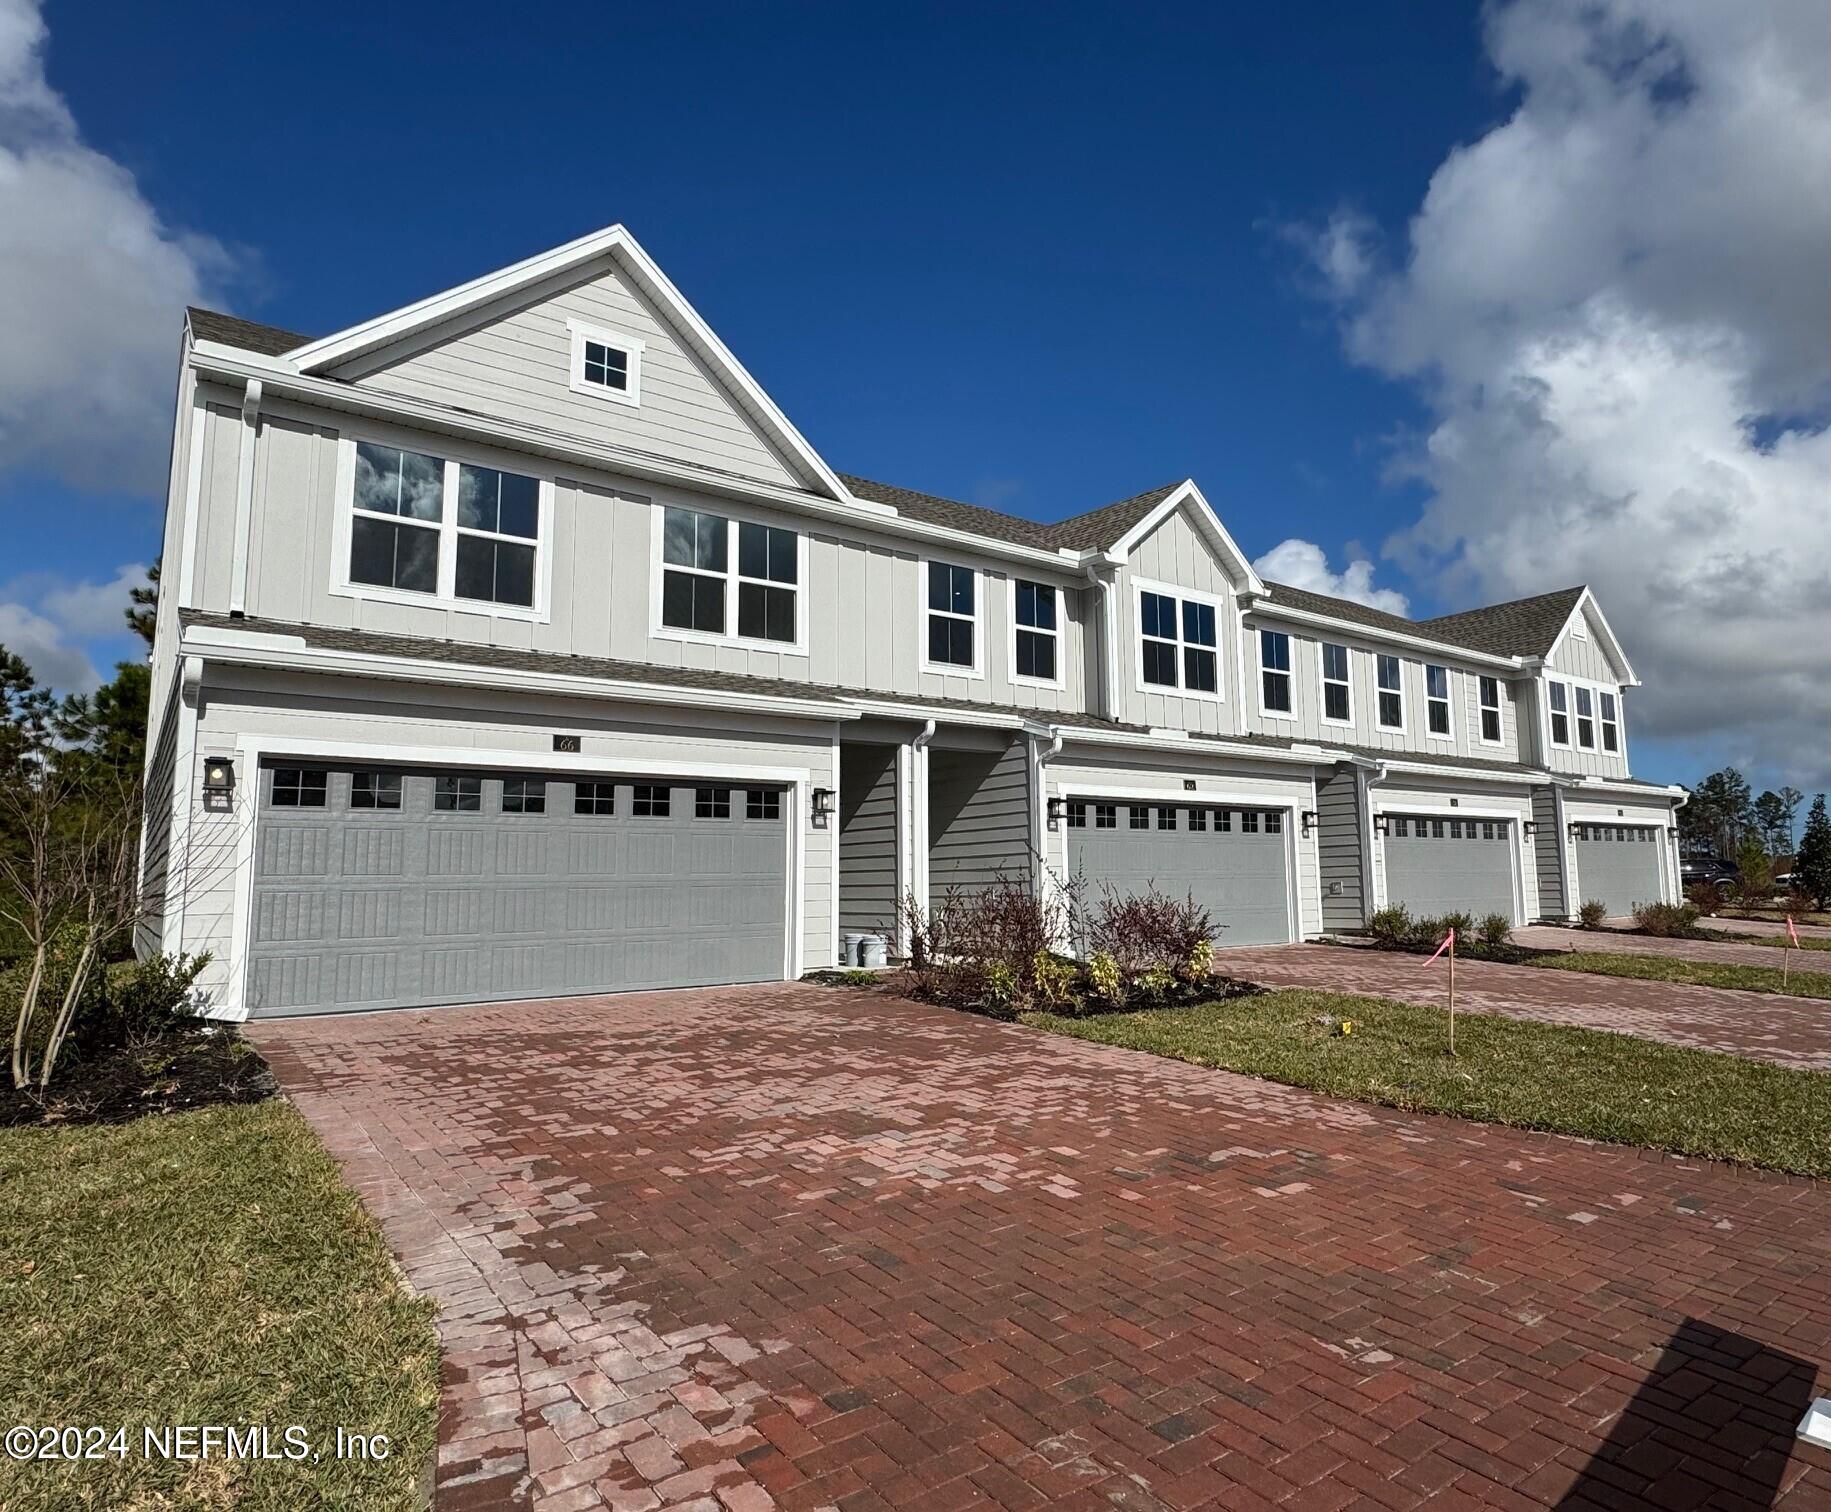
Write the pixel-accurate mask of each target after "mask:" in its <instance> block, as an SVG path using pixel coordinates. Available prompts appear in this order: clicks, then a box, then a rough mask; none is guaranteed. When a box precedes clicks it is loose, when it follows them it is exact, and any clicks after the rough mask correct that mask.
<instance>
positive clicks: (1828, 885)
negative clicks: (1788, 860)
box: [1793, 793, 1831, 908]
mask: <svg viewBox="0 0 1831 1512" xmlns="http://www.w3.org/2000/svg"><path fill="white" fill-rule="evenodd" d="M1793 878H1794V880H1795V881H1796V882H1797V883H1798V884H1799V887H1800V889H1801V890H1802V891H1803V892H1805V893H1806V895H1807V896H1808V897H1810V898H1811V899H1812V901H1813V902H1815V903H1816V904H1817V905H1818V906H1819V907H1820V908H1831V818H1827V817H1826V815H1825V795H1824V794H1823V793H1820V794H1819V795H1818V796H1817V797H1816V798H1814V799H1813V800H1812V808H1811V810H1810V812H1808V813H1807V815H1806V832H1805V835H1804V837H1803V838H1802V839H1801V840H1800V842H1799V857H1798V859H1797V860H1796V861H1795V862H1794V864H1793Z"/></svg>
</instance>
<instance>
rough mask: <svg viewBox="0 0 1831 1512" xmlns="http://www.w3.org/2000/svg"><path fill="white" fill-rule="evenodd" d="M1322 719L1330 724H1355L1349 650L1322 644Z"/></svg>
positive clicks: (1325, 642)
mask: <svg viewBox="0 0 1831 1512" xmlns="http://www.w3.org/2000/svg"><path fill="white" fill-rule="evenodd" d="M1322 717H1323V718H1324V719H1326V720H1328V721H1329V723H1330V724H1352V723H1353V722H1354V690H1353V685H1352V684H1351V683H1350V682H1349V681H1348V648H1347V647H1346V646H1335V645H1331V644H1330V643H1329V642H1328V641H1324V642H1323V643H1322Z"/></svg>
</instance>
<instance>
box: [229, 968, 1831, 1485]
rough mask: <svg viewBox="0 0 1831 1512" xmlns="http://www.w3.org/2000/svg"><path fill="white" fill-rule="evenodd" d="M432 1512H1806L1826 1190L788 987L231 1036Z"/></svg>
mask: <svg viewBox="0 0 1831 1512" xmlns="http://www.w3.org/2000/svg"><path fill="white" fill-rule="evenodd" d="M252 1033H253V1037H254V1039H255V1041H256V1043H257V1044H258V1045H259V1046H260V1048H261V1049H262V1051H263V1052H264V1053H265V1054H266V1055H267V1056H268V1057H269V1059H270V1060H271V1062H272V1064H273V1066H274V1069H275V1071H276V1072H277V1073H278V1075H279V1077H280V1080H281V1082H282V1084H283V1085H284V1087H285V1088H286V1090H287V1092H288V1094H289V1095H290V1096H291V1097H292V1098H293V1099H294V1100H295V1101H296V1102H297V1104H298V1106H299V1107H300V1108H301V1109H303V1110H304V1112H305V1114H306V1115H307V1117H308V1118H309V1119H310V1120H311V1121H312V1123H313V1125H314V1127H316V1128H317V1129H318V1130H319V1132H320V1133H321V1135H322V1136H323V1138H324V1139H325V1141H326V1143H327V1144H328V1145H329V1146H330V1147H331V1148H332V1149H333V1150H334V1151H335V1152H336V1154H337V1155H338V1157H339V1158H340V1159H341V1160H342V1161H343V1162H344V1165H345V1168H346V1169H347V1171H348V1172H349V1175H350V1178H351V1180H352V1181H353V1182H354V1184H355V1185H356V1186H357V1188H358V1189H359V1190H360V1191H361V1193H362V1194H363V1197H364V1199H365V1200H366V1201H367V1202H368V1203H369V1205H370V1206H371V1207H372V1209H373V1210H374V1211H375V1212H376V1213H378V1214H379V1215H380V1218H381V1220H382V1223H383V1225H384V1227H385V1229H386V1232H387V1235H388V1237H389V1240H390V1242H391V1243H392V1244H393V1246H394V1248H395V1250H396V1252H397V1253H398V1254H399V1256H400V1257H401V1259H402V1261H403V1263H404V1265H405V1268H406V1270H407V1273H408V1275H409V1276H410V1277H411V1278H412V1280H413V1282H414V1284H415V1285H416V1286H417V1287H419V1288H420V1289H422V1290H423V1291H426V1292H429V1293H431V1294H433V1295H435V1296H436V1297H438V1298H439V1299H440V1301H441V1303H442V1311H441V1316H440V1328H441V1331H442V1334H443V1340H444V1344H445V1348H446V1351H447V1357H446V1369H445V1382H446V1385H445V1398H444V1415H443V1429H442V1441H443V1442H442V1447H441V1450H440V1463H439V1484H438V1493H437V1495H438V1505H439V1507H440V1508H442V1509H461V1508H471V1507H479V1508H480V1507H503V1506H528V1505H532V1506H536V1507H542V1508H553V1509H567V1512H570V1509H575V1508H587V1507H600V1506H602V1507H613V1508H643V1509H646V1508H653V1507H663V1506H666V1507H688V1508H693V1509H695V1512H750V1509H766V1508H770V1507H781V1508H785V1509H791V1512H792V1509H810V1508H818V1507H838V1508H843V1509H847V1512H870V1509H881V1508H884V1507H899V1508H916V1509H943V1508H962V1507H969V1506H998V1507H1008V1508H1030V1507H1043V1506H1055V1507H1069V1508H1106V1509H1111V1508H1119V1509H1133V1512H1162V1509H1166V1508H1167V1509H1183V1508H1194V1507H1228V1508H1266V1507H1270V1506H1274V1505H1276V1506H1282V1507H1286V1508H1290V1509H1293V1512H1308V1509H1328V1508H1342V1507H1350V1506H1352V1507H1373V1508H1412V1507H1421V1506H1423V1505H1425V1504H1426V1503H1428V1504H1429V1505H1430V1506H1431V1507H1432V1508H1450V1507H1474V1506H1484V1507H1510V1508H1511V1507H1519V1508H1523V1507H1534V1506H1551V1505H1561V1506H1569V1507H1573V1508H1574V1507H1591V1508H1602V1507H1660V1508H1676V1507H1681V1506H1683V1507H1689V1506H1703V1505H1710V1506H1724V1507H1728V1506H1738V1507H1740V1506H1766V1505H1768V1504H1769V1503H1770V1501H1775V1502H1776V1504H1778V1505H1781V1506H1784V1507H1786V1508H1788V1509H1793V1512H1797V1509H1801V1508H1807V1507H1812V1508H1817V1507H1825V1506H1831V1454H1827V1453H1825V1452H1823V1451H1819V1450H1816V1449H1812V1448H1810V1447H1807V1446H1802V1445H1797V1444H1796V1443H1795V1442H1794V1440H1793V1438H1792V1433H1793V1429H1794V1427H1795V1425H1796V1423H1797V1420H1798V1418H1799V1416H1800V1413H1801V1412H1802V1411H1803V1409H1804V1405H1805V1401H1806V1399H1807V1398H1808V1397H1809V1396H1810V1394H1811V1393H1812V1390H1813V1383H1814V1377H1815V1376H1816V1375H1819V1374H1823V1373H1824V1367H1825V1364H1826V1361H1827V1358H1828V1356H1831V1201H1828V1200H1827V1194H1826V1193H1825V1191H1823V1190H1822V1189H1820V1188H1817V1187H1814V1186H1813V1185H1811V1184H1810V1183H1806V1182H1802V1181H1797V1180H1793V1179H1788V1178H1782V1177H1774V1176H1771V1175H1762V1174H1759V1173H1751V1172H1741V1171H1736V1170H1733V1169H1730V1168H1726V1167H1717V1166H1711V1165H1708V1164H1704V1163H1698V1162H1681V1161H1677V1160H1673V1159H1669V1158H1663V1157H1657V1156H1652V1155H1648V1154H1643V1153H1640V1152H1635V1151H1631V1150H1625V1149H1618V1148H1612V1147H1602V1146H1592V1145H1587V1144H1583V1143H1580V1142H1577V1141H1572V1140H1565V1139H1557V1138H1553V1137H1549V1136H1541V1135H1533V1134H1529V1133H1523V1132H1519V1131H1514V1130H1507V1129H1499V1128H1490V1127H1485V1126H1482V1125H1478V1124H1471V1123H1464V1122H1458V1121H1455V1120H1447V1119H1435V1118H1427V1117H1417V1116H1408V1115H1402V1114H1398V1113H1394V1112H1391V1111H1387V1110H1381V1109H1374V1108H1369V1107H1363V1106H1359V1105H1356V1104H1351V1103H1343V1102H1337V1101H1332V1100H1330V1099H1326V1098H1321V1097H1316V1096H1312V1095H1309V1094H1307V1093H1303V1092H1299V1091H1296V1090H1293V1089H1289V1088H1283V1087H1279V1086H1275V1085H1273V1084H1271V1083H1267V1082H1260V1081H1255V1080H1252V1079H1250V1078H1246V1077H1240V1076H1234V1075H1230V1074H1227V1073H1223V1072H1211V1071H1205V1070H1201V1069H1199V1068H1196V1067H1193V1066H1187V1065H1183V1064H1181V1063H1179V1062H1175V1061H1169V1060H1161V1059H1157V1058H1155V1057H1152V1056H1148V1055H1143V1054H1139V1053H1134V1052H1128V1051H1124V1050H1118V1049H1114V1048H1111V1047H1107V1046H1099V1045H1092V1044H1085V1043H1081V1042H1079V1041H1073V1040H1065V1039H1058V1038H1054V1037H1050V1036H1047V1035H1044V1034H1042V1033H1040V1032H1036V1031H1032V1030H1028V1029H1025V1028H1022V1027H1019V1026H1013V1025H999V1024H994V1023H991V1022H988V1021H986V1020H983V1019H977V1018H973V1017H969V1016H965V1015H960V1014H955V1013H951V1012H948V1011H946V1010H942V1009H937V1008H930V1007H926V1006H920V1005H916V1004H912V1003H908V1002H904V1001H901V1000H898V999H895V998H890V997H887V996H880V995H877V994H873V993H866V992H846V991H844V990H839V989H825V988H817V987H812V986H798V985H786V986H778V987H768V988H756V989H725V990H722V991H717V992H683V993H659V994H647V995H639V996H636V995H632V996H627V997H615V998H598V999H577V1000H573V1001H570V1002H563V1003H534V1004H521V1005H513V1006H501V1007H496V1006H492V1007H483V1008H453V1009H445V1010H441V1011H437V1012H432V1013H395V1014H377V1015H372V1016H365V1017H360V1018H321V1019H314V1020H303V1021H293V1022H290V1023H274V1024H262V1025H256V1026H253V1029H252Z"/></svg>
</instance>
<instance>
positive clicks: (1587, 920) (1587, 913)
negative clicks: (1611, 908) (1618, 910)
mask: <svg viewBox="0 0 1831 1512" xmlns="http://www.w3.org/2000/svg"><path fill="white" fill-rule="evenodd" d="M1607 917H1608V904H1606V903H1604V902H1603V901H1602V900H1601V899H1600V898H1591V899H1590V900H1589V901H1588V902H1587V903H1585V904H1584V905H1583V906H1582V907H1581V908H1579V909H1578V910H1577V919H1578V921H1579V922H1580V923H1581V924H1582V925H1583V927H1584V928H1585V929H1600V928H1601V927H1602V921H1603V920H1604V919H1606V918H1607Z"/></svg>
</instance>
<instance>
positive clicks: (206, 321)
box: [185, 305, 312, 357]
mask: <svg viewBox="0 0 1831 1512" xmlns="http://www.w3.org/2000/svg"><path fill="white" fill-rule="evenodd" d="M185 314H186V315H188V316H189V317H190V321H191V334H192V335H193V336H195V337H196V338H197V339H198V340H199V341H216V342H220V343H221V344H222V345H224V346H232V347H240V348H241V349H242V350H243V351H244V352H259V353H260V354H261V355H262V356H263V357H280V356H284V355H285V354H286V353H287V352H290V351H292V350H294V349H295V348H297V347H302V346H304V345H305V344H306V343H307V342H308V341H310V340H311V339H312V338H311V337H309V336H301V335H300V334H299V333H298V332H297V331H282V330H281V329H280V328H279V327H278V326H270V325H259V324H257V323H256V322H254V321H252V320H243V319H242V318H241V317H240V316H239V315H225V314H223V313H222V312H221V311H220V310H203V309H199V308H198V307H197V306H196V305H192V306H191V307H190V308H189V309H188V310H186V311H185Z"/></svg>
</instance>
